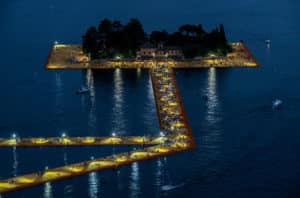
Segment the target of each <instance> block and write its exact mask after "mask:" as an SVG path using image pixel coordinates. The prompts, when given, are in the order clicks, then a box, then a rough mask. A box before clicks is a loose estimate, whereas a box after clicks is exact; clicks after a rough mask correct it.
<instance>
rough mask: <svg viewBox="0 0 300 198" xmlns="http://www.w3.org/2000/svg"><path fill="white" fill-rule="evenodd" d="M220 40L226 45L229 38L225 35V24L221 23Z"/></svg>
mask: <svg viewBox="0 0 300 198" xmlns="http://www.w3.org/2000/svg"><path fill="white" fill-rule="evenodd" d="M220 42H221V43H222V44H223V45H225V44H227V39H226V35H225V30H224V26H223V24H220Z"/></svg>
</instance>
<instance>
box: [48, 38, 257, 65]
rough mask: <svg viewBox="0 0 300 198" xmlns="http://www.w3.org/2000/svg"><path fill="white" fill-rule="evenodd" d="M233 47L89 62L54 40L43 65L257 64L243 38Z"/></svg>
mask: <svg viewBox="0 0 300 198" xmlns="http://www.w3.org/2000/svg"><path fill="white" fill-rule="evenodd" d="M231 46H232V49H233V51H232V52H230V53H228V54H227V55H226V56H225V57H216V56H214V55H213V54H211V55H210V56H209V57H203V58H201V57H199V58H197V59H185V60H172V59H164V60H155V61H153V60H135V59H131V60H117V59H109V60H108V59H101V60H92V61H89V62H76V61H74V57H76V56H81V55H82V54H83V52H82V46H81V45H65V44H57V45H53V46H51V49H50V52H49V55H48V58H47V61H46V64H45V67H46V68H47V69H114V68H122V69H136V68H147V69H149V68H153V67H155V65H156V64H158V65H163V64H164V65H168V66H169V67H172V68H207V67H219V68H227V67H258V66H259V63H258V62H257V60H256V59H255V57H254V56H253V55H252V53H251V52H250V51H249V49H248V48H247V47H246V45H245V43H244V42H235V43H231Z"/></svg>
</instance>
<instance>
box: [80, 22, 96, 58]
mask: <svg viewBox="0 0 300 198" xmlns="http://www.w3.org/2000/svg"><path fill="white" fill-rule="evenodd" d="M97 36H98V35H97V29H96V27H94V26H92V27H90V28H89V29H88V30H87V32H86V33H85V35H83V37H82V40H83V42H82V43H83V44H82V48H83V51H84V52H86V53H90V54H91V57H92V58H96V57H97V56H98V45H97Z"/></svg>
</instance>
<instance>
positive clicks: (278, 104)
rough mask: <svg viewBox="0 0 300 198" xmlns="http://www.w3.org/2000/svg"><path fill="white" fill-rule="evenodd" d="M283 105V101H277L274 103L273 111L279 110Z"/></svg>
mask: <svg viewBox="0 0 300 198" xmlns="http://www.w3.org/2000/svg"><path fill="white" fill-rule="evenodd" d="M281 105H282V101H281V100H279V99H276V100H274V101H273V102H272V109H277V108H279V106H281Z"/></svg>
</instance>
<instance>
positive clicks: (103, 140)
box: [0, 136, 172, 147]
mask: <svg viewBox="0 0 300 198" xmlns="http://www.w3.org/2000/svg"><path fill="white" fill-rule="evenodd" d="M170 138H172V137H170ZM166 140H167V137H162V136H108V137H49V138H7V139H4V138H0V147H12V146H15V147H36V146H38V147H49V146H100V145H155V144H162V143H164V141H166Z"/></svg>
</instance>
